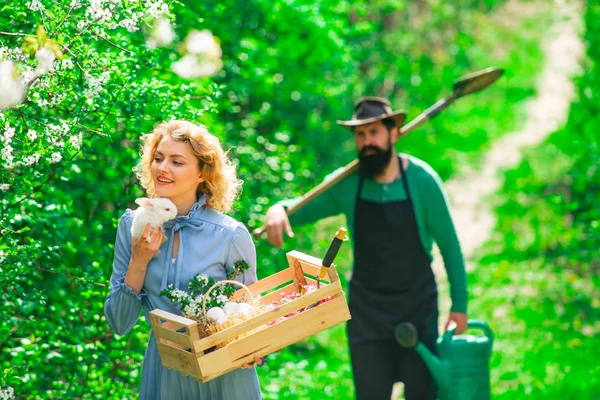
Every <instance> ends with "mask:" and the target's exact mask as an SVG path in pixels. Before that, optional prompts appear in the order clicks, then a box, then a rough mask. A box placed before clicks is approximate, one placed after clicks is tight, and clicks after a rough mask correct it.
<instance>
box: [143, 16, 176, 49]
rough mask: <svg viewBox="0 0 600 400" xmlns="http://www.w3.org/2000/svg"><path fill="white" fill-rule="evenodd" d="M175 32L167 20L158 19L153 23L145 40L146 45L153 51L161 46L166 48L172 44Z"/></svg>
mask: <svg viewBox="0 0 600 400" xmlns="http://www.w3.org/2000/svg"><path fill="white" fill-rule="evenodd" d="M174 38H175V32H173V28H172V27H171V24H170V22H169V20H168V19H166V18H163V17H160V18H157V19H156V20H155V21H154V24H153V25H152V29H151V30H150V34H149V36H148V37H147V39H146V45H147V46H148V48H149V49H155V48H157V47H161V46H167V45H169V44H171V42H173V39H174Z"/></svg>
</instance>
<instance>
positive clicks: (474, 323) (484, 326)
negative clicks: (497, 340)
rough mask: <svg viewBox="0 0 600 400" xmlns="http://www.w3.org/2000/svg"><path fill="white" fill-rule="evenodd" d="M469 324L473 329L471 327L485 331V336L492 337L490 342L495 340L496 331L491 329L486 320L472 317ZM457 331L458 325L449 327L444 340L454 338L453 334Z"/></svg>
mask: <svg viewBox="0 0 600 400" xmlns="http://www.w3.org/2000/svg"><path fill="white" fill-rule="evenodd" d="M467 325H468V327H469V329H471V328H475V329H477V328H479V329H481V330H482V331H483V332H484V333H485V336H487V338H488V339H490V343H492V342H493V341H494V333H493V332H492V330H491V329H490V327H489V326H488V324H487V323H486V322H483V321H477V320H474V319H470V320H469V322H468V323H467ZM455 331H456V326H453V327H452V328H450V329H448V330H447V331H446V332H445V333H444V338H443V340H444V341H449V340H452V336H453V335H454V332H455Z"/></svg>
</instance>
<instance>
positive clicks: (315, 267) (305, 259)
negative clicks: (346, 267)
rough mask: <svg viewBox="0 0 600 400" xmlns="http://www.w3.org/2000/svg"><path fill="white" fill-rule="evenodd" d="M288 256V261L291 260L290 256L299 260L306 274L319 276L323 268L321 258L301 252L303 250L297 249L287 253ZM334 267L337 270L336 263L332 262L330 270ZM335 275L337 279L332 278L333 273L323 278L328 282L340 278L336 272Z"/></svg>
mask: <svg viewBox="0 0 600 400" xmlns="http://www.w3.org/2000/svg"><path fill="white" fill-rule="evenodd" d="M287 256H288V262H289V259H290V258H293V259H295V260H297V261H298V262H299V263H300V265H301V266H302V270H303V271H304V273H305V274H308V275H312V276H314V277H317V276H318V275H319V270H320V269H321V263H322V260H321V259H319V258H316V257H312V256H309V255H307V254H304V253H301V252H299V251H295V250H294V251H290V252H289V253H287ZM332 269H334V272H335V264H331V267H329V271H331V270H332ZM333 277H335V279H332V275H331V274H327V275H325V276H324V277H323V280H324V281H327V282H333V281H336V280H337V278H338V276H337V273H335V274H334V275H333Z"/></svg>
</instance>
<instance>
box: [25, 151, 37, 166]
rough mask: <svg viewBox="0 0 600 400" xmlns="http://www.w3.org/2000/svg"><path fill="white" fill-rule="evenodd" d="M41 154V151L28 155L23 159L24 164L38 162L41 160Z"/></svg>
mask: <svg viewBox="0 0 600 400" xmlns="http://www.w3.org/2000/svg"><path fill="white" fill-rule="evenodd" d="M40 157H41V155H40V154H39V153H35V154H34V155H31V156H27V157H25V158H24V159H23V161H21V164H22V165H25V166H29V165H33V164H35V163H37V162H38V161H39V160H40Z"/></svg>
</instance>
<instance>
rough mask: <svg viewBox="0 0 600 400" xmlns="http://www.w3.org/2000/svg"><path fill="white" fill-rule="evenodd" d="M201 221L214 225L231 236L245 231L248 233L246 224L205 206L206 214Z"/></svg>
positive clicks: (203, 214)
mask: <svg viewBox="0 0 600 400" xmlns="http://www.w3.org/2000/svg"><path fill="white" fill-rule="evenodd" d="M200 219H201V220H202V221H203V222H205V223H209V224H212V225H214V226H217V227H220V228H222V229H223V230H225V231H228V232H231V234H240V233H243V232H244V231H245V232H248V230H247V229H246V227H245V226H244V224H242V223H241V222H240V221H238V220H237V219H235V218H233V217H231V216H229V215H227V214H223V213H222V212H219V211H217V210H215V209H214V208H211V207H208V206H204V212H203V213H202V215H201V217H200Z"/></svg>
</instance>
